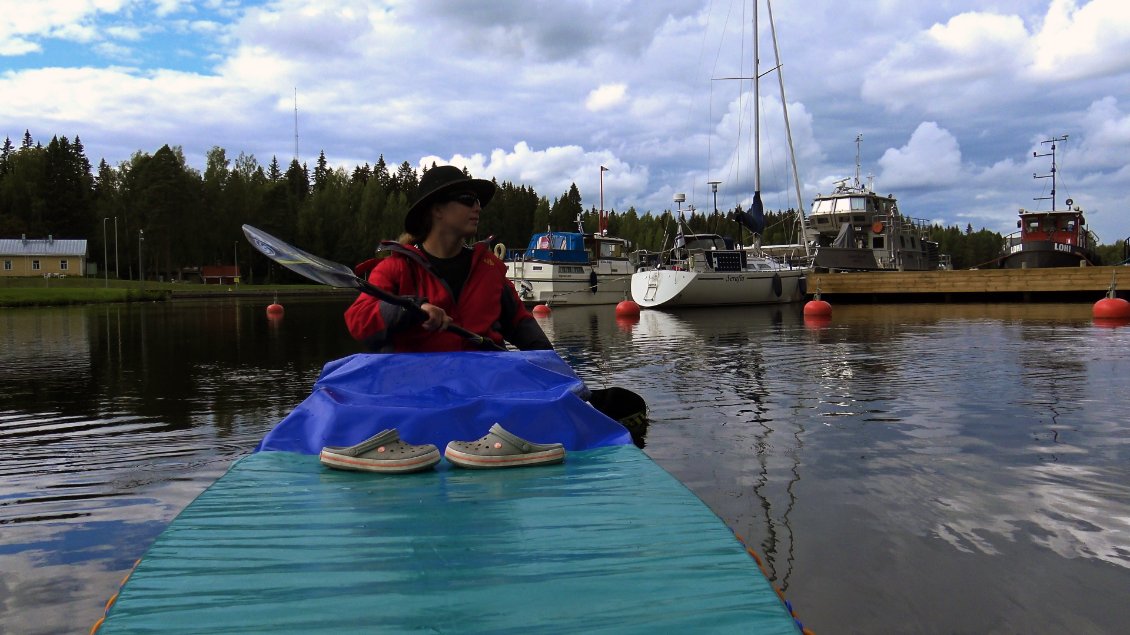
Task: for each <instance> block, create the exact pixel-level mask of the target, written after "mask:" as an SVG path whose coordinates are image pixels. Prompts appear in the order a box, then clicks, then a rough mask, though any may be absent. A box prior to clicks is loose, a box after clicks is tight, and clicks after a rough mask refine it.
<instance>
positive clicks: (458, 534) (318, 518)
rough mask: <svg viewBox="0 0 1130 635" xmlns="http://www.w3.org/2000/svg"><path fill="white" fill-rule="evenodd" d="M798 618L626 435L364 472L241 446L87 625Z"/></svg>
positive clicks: (293, 628)
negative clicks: (473, 461)
mask: <svg viewBox="0 0 1130 635" xmlns="http://www.w3.org/2000/svg"><path fill="white" fill-rule="evenodd" d="M170 629H172V630H174V631H177V632H200V633H234V632H239V633H252V632H256V633H257V632H272V633H277V632H302V633H310V632H382V633H399V632H428V633H472V632H482V633H519V632H548V633H554V632H558V633H566V632H569V633H572V632H617V633H655V632H701V631H702V630H703V629H707V630H709V631H710V632H713V633H729V632H733V633H797V632H799V630H800V629H799V628H798V626H797V623H796V622H795V620H794V619H793V618H792V616H790V614H789V612H788V609H787V608H786V607H785V605H784V604H783V603H782V602H781V600H780V599H779V598H778V596H777V593H776V592H775V591H774V590H773V589H772V588H771V586H770V584H769V582H768V581H767V580H766V579H765V577H764V576H763V575H762V573H761V571H760V570H759V569H758V566H757V565H756V564H755V563H754V560H753V558H752V557H751V556H750V555H749V554H748V553H747V552H746V550H745V549H744V547H743V546H742V544H741V543H740V542H739V541H738V540H736V539H735V537H734V535H733V534H732V533H731V532H730V530H729V529H728V528H727V527H726V525H725V524H724V523H723V522H722V521H721V520H719V519H718V517H717V516H715V515H714V514H713V513H712V512H711V511H710V509H709V508H707V507H706V505H705V504H703V503H702V502H701V501H700V500H699V499H697V498H696V497H695V496H694V495H693V494H692V493H690V491H689V490H687V489H686V488H685V487H684V486H683V485H682V484H681V483H679V482H678V481H677V480H676V479H674V477H672V476H670V475H669V474H667V473H666V472H665V471H664V470H663V469H662V468H660V467H659V466H658V465H657V464H655V463H654V462H653V461H652V460H651V459H649V458H648V457H647V456H646V455H645V454H644V453H643V452H642V451H640V450H639V449H638V448H636V447H635V446H632V445H626V446H625V445H621V446H612V447H603V448H597V449H593V450H585V451H581V452H575V453H574V452H570V453H569V455H568V457H567V459H566V462H565V463H564V464H562V465H555V466H542V467H536V468H516V469H509V470H460V469H457V468H452V467H451V466H449V465H448V464H447V463H446V462H441V463H440V465H439V466H438V469H437V470H435V471H429V472H423V473H418V474H407V475H396V476H389V475H376V474H369V473H355V472H341V471H333V470H328V469H326V468H324V467H322V466H321V465H320V464H319V463H318V459H317V457H316V456H310V455H303V454H298V453H293V452H259V453H256V454H253V455H251V456H248V457H245V458H243V459H241V460H240V461H239V462H237V463H236V464H235V465H234V466H233V467H232V469H231V470H229V471H228V473H227V474H225V475H224V476H223V477H222V478H220V479H219V480H218V481H217V482H216V483H215V484H213V485H212V486H211V487H210V488H209V489H208V490H206V491H205V492H204V493H203V494H202V495H201V496H200V497H199V498H197V499H196V500H195V501H194V502H193V503H192V504H191V505H189V507H188V508H187V509H185V510H184V512H182V513H181V514H180V515H179V516H178V517H177V518H176V520H174V521H173V524H172V525H171V526H170V528H169V529H168V530H167V531H165V532H164V533H163V534H162V535H161V536H160V537H159V538H158V540H157V542H156V543H155V544H154V545H153V547H152V548H151V550H150V552H149V553H148V554H147V555H146V557H145V558H144V559H143V560H142V561H141V562H140V564H139V565H138V567H137V568H136V570H135V571H134V572H133V573H132V575H131V576H130V577H129V579H128V581H127V582H126V584H125V585H124V587H123V589H122V591H121V593H120V596H119V597H118V599H117V600H116V602H115V603H114V604H113V606H112V607H111V610H110V612H109V615H108V617H107V618H106V620H105V622H104V623H103V625H102V627H101V629H100V630H99V631H98V632H99V634H100V635H111V634H116V633H156V632H169V631H170Z"/></svg>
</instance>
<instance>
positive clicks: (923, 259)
mask: <svg viewBox="0 0 1130 635" xmlns="http://www.w3.org/2000/svg"><path fill="white" fill-rule="evenodd" d="M880 253H882V252H880ZM812 264H813V266H814V267H816V268H818V269H826V270H828V271H933V270H935V269H937V268H938V260H937V258H931V257H930V256H929V254H926V253H924V252H921V251H911V250H907V251H904V252H902V253H900V254H899V256H898V259H897V260H892V261H891V262H889V263H884V262H880V261H879V260H878V258H877V257H876V251H875V250H873V249H851V248H844V247H820V248H819V249H818V250H817V251H816V257H815V258H814V259H813V262H812Z"/></svg>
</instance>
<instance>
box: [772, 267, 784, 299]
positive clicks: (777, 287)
mask: <svg viewBox="0 0 1130 635" xmlns="http://www.w3.org/2000/svg"><path fill="white" fill-rule="evenodd" d="M781 290H782V289H781V274H779V273H775V274H773V293H774V294H775V295H776V296H777V297H778V298H779V297H781Z"/></svg>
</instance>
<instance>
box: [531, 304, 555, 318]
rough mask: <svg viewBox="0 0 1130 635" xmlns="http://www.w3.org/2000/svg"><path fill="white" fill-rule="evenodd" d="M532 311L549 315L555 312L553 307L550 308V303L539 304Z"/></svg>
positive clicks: (536, 313)
mask: <svg viewBox="0 0 1130 635" xmlns="http://www.w3.org/2000/svg"><path fill="white" fill-rule="evenodd" d="M531 312H532V313H533V314H534V315H549V314H550V313H553V309H550V308H549V305H548V304H539V305H537V306H535V307H534V308H533V309H532V311H531Z"/></svg>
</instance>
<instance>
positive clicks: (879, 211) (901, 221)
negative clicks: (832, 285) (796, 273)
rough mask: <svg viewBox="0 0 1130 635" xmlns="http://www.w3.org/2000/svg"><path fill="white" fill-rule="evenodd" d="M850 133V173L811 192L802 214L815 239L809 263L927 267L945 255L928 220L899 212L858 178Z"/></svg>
mask: <svg viewBox="0 0 1130 635" xmlns="http://www.w3.org/2000/svg"><path fill="white" fill-rule="evenodd" d="M862 141H863V135H857V136H856V138H855V148H856V149H855V179H854V180H853V181H852V182H851V183H849V182H848V179H843V180H840V181H838V182H837V183H836V189H835V190H834V191H833V192H832V193H831V194H817V195H816V198H815V200H814V201H813V203H812V213H810V214H809V215H808V219H807V225H808V234H809V235H810V236H815V237H816V240H817V244H818V247H817V251H816V258H815V260H814V261H813V266H814V267H815V268H816V269H817V270H822V271H931V270H934V269H938V268H939V267H940V265H942V264H943V263H945V262H946V261H947V260H948V259H947V258H945V257H943V256H942V255H941V254H940V253H939V251H938V243H936V242H934V241H931V240H930V222H929V221H927V220H924V219H919V218H911V217H909V216H904V215H903V214H902V213H901V212H899V208H898V203H897V202H896V201H895V198H894V196H891V195H889V194H888V195H887V196H881V195H879V194H876V193H875V184H874V181H873V180H872V179H868V184H867V185H866V186H864V185H863V183H861V182H860V179H859V145H860V142H862Z"/></svg>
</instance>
